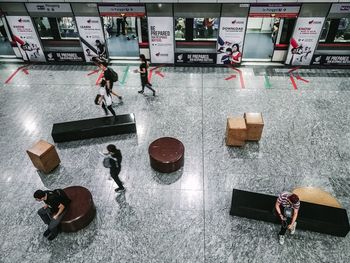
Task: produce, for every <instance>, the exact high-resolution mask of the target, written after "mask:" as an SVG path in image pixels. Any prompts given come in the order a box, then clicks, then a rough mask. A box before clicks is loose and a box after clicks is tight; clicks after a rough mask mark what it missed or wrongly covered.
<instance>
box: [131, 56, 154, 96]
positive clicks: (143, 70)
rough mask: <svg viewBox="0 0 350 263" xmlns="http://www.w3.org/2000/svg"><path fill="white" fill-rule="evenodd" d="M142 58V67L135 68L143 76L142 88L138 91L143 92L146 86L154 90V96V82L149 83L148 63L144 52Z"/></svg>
mask: <svg viewBox="0 0 350 263" xmlns="http://www.w3.org/2000/svg"><path fill="white" fill-rule="evenodd" d="M140 60H141V64H140V69H139V70H138V69H136V70H135V72H136V73H140V77H141V85H142V90H139V91H138V93H140V94H143V92H144V91H145V86H146V87H147V88H149V89H150V90H151V91H153V96H156V91H155V90H154V89H153V88H152V84H151V83H149V81H148V63H147V60H146V57H145V55H144V54H140Z"/></svg>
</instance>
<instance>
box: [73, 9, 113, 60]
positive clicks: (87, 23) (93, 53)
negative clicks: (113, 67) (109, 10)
mask: <svg viewBox="0 0 350 263" xmlns="http://www.w3.org/2000/svg"><path fill="white" fill-rule="evenodd" d="M75 20H76V22H77V27H78V31H79V36H80V41H81V44H82V47H83V50H84V55H85V59H86V61H87V62H90V61H91V60H92V58H93V57H98V58H102V59H107V49H106V43H105V38H104V35H103V29H102V24H101V18H100V17H85V16H84V17H81V16H77V17H75Z"/></svg>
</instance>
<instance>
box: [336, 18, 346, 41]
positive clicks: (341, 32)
mask: <svg viewBox="0 0 350 263" xmlns="http://www.w3.org/2000/svg"><path fill="white" fill-rule="evenodd" d="M334 42H350V19H349V18H341V19H340V21H339V26H338V30H337V33H336V34H335V38H334Z"/></svg>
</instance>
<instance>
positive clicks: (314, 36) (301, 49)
mask: <svg viewBox="0 0 350 263" xmlns="http://www.w3.org/2000/svg"><path fill="white" fill-rule="evenodd" d="M323 22H324V17H299V18H298V20H297V22H296V25H295V29H294V33H293V36H292V38H291V39H290V45H289V49H288V55H287V59H286V62H285V63H286V64H288V65H291V66H294V65H310V63H311V59H312V56H313V54H314V52H315V49H316V47H317V42H318V39H319V36H320V33H321V30H322V26H323Z"/></svg>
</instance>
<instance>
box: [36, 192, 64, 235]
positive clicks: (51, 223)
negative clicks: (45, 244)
mask: <svg viewBox="0 0 350 263" xmlns="http://www.w3.org/2000/svg"><path fill="white" fill-rule="evenodd" d="M61 192H63V190H61V189H57V190H54V191H43V190H37V191H35V193H34V198H35V200H36V201H38V202H41V201H43V202H44V203H45V205H44V206H43V207H42V208H40V209H39V210H38V214H39V216H40V217H41V219H42V220H43V221H44V223H45V224H47V225H48V228H47V230H46V231H45V232H44V237H47V238H48V240H53V239H54V238H55V237H57V235H58V226H59V224H60V222H61V220H62V218H63V216H64V215H65V214H66V212H67V208H68V205H69V199H68V198H67V197H66V196H63V195H62V194H59V193H61Z"/></svg>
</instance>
